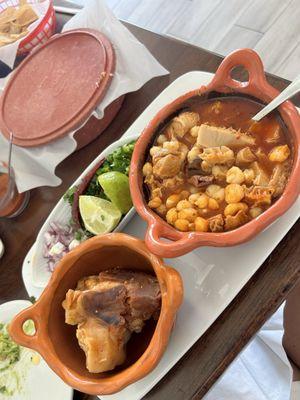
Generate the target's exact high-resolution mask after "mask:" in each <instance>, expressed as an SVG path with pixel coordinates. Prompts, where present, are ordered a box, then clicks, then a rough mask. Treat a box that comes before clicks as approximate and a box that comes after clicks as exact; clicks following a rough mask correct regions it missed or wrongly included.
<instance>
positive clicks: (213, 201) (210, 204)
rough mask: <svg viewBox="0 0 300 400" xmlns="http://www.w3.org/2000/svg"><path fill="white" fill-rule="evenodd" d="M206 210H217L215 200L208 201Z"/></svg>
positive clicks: (217, 206)
mask: <svg viewBox="0 0 300 400" xmlns="http://www.w3.org/2000/svg"><path fill="white" fill-rule="evenodd" d="M208 208H209V209H210V210H217V209H218V208H219V203H218V202H217V200H215V199H209V200H208Z"/></svg>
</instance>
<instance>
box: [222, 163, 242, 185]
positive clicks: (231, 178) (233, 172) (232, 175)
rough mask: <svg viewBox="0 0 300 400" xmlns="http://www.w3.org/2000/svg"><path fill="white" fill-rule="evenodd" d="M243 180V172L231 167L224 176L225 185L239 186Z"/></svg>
mask: <svg viewBox="0 0 300 400" xmlns="http://www.w3.org/2000/svg"><path fill="white" fill-rule="evenodd" d="M244 180H245V176H244V173H243V171H242V170H241V169H240V168H239V167H231V168H230V169H229V170H228V171H227V174H226V182H227V183H238V184H241V183H243V182H244Z"/></svg>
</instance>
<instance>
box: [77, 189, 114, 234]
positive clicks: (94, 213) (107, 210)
mask: <svg viewBox="0 0 300 400" xmlns="http://www.w3.org/2000/svg"><path fill="white" fill-rule="evenodd" d="M79 211H80V215H81V218H82V220H83V223H84V226H85V229H86V230H88V231H89V232H91V233H93V234H94V235H100V234H103V233H108V232H111V231H112V230H113V229H114V228H115V227H116V226H117V225H118V223H119V221H120V219H121V217H122V214H121V212H120V210H119V209H118V208H117V207H116V206H115V205H114V204H112V203H111V202H110V201H108V200H104V199H101V198H100V197H95V196H79Z"/></svg>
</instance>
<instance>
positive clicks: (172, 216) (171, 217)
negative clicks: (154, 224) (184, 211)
mask: <svg viewBox="0 0 300 400" xmlns="http://www.w3.org/2000/svg"><path fill="white" fill-rule="evenodd" d="M166 219H167V222H168V223H169V224H171V225H174V223H175V221H176V220H177V219H178V212H177V210H176V208H175V207H174V208H171V209H170V210H168V212H167V215H166Z"/></svg>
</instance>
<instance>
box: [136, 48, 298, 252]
mask: <svg viewBox="0 0 300 400" xmlns="http://www.w3.org/2000/svg"><path fill="white" fill-rule="evenodd" d="M239 65H241V66H243V67H244V68H245V69H246V70H247V71H248V75H249V81H248V82H240V81H235V80H233V79H232V77H231V75H230V73H231V71H232V69H234V68H235V67H236V66H239ZM212 91H214V92H220V93H223V94H237V95H241V94H246V95H248V96H251V97H252V98H253V97H254V98H256V99H257V100H259V101H260V102H265V103H268V102H270V101H271V100H272V99H273V98H274V97H276V96H277V95H278V94H279V91H278V90H277V89H275V88H274V87H273V86H271V85H270V84H269V83H268V82H267V80H266V77H265V73H264V68H263V64H262V61H261V59H260V58H259V56H258V55H257V53H255V52H254V51H253V50H250V49H241V50H237V51H235V52H233V53H231V54H230V55H229V56H227V57H226V58H225V59H224V60H223V62H222V63H221V65H220V67H219V68H218V70H217V72H216V74H215V76H214V78H213V79H212V81H211V82H210V83H209V84H208V85H207V86H202V87H200V88H198V89H195V90H192V91H190V92H187V93H185V94H183V95H182V96H180V97H178V98H177V99H175V100H174V101H172V102H171V103H169V104H167V105H166V106H164V107H163V108H162V109H161V110H160V111H159V112H158V113H157V114H156V115H155V116H154V118H153V119H152V120H151V121H150V122H149V124H148V125H147V126H146V128H145V129H144V131H143V132H142V134H141V136H140V138H139V139H138V141H137V143H136V145H135V149H134V152H133V155H132V160H131V167H130V188H131V193H132V199H133V204H134V206H135V208H136V210H137V212H138V214H139V215H140V216H141V217H142V218H143V219H144V220H145V221H146V222H147V225H148V226H147V232H146V236H145V242H146V245H147V246H148V248H149V249H150V250H151V251H152V252H153V253H154V254H156V255H158V256H160V257H168V258H172V257H177V256H181V255H183V254H186V253H187V252H189V251H191V250H194V249H195V248H198V247H200V246H216V247H224V246H234V245H238V244H241V243H244V242H246V241H248V240H250V239H251V238H253V237H254V236H255V235H257V234H258V233H259V232H261V231H262V230H264V229H265V228H266V227H267V226H269V225H270V224H271V223H272V222H273V221H275V220H276V219H277V218H278V217H279V216H281V215H282V214H283V213H285V212H286V211H287V210H288V208H290V207H291V205H292V204H293V203H294V202H295V201H296V199H297V197H298V195H299V192H300V180H299V179H297V178H298V177H299V175H300V158H299V145H300V117H299V113H298V111H297V109H296V108H295V106H294V105H293V104H292V103H291V102H290V101H286V102H284V103H283V104H282V105H281V106H280V107H279V112H280V114H281V117H282V119H283V121H284V123H285V124H286V125H287V128H288V131H289V132H290V134H291V139H292V141H293V150H294V160H293V167H292V171H291V174H290V178H289V180H288V183H287V185H286V187H285V190H284V192H283V194H282V195H281V196H280V197H279V199H278V200H277V201H276V202H275V203H274V204H273V205H272V206H271V207H270V208H268V209H267V210H266V211H264V212H263V213H262V214H261V215H260V216H258V217H257V218H255V219H253V220H252V221H250V222H248V223H246V224H245V225H242V226H241V227H239V228H236V229H234V230H232V231H228V232H220V233H213V232H180V231H178V230H177V229H175V228H174V227H172V226H171V225H169V224H168V223H167V222H166V221H165V220H164V219H163V218H162V217H160V216H159V215H158V214H156V213H155V212H154V211H153V210H151V209H150V208H149V206H148V205H147V204H146V202H145V199H144V193H143V187H142V186H143V185H142V178H141V174H142V165H141V163H142V162H144V158H143V156H144V154H145V152H146V151H147V147H148V145H149V143H150V142H151V140H152V138H153V135H154V132H155V131H156V129H157V127H158V126H159V124H160V123H161V122H162V121H163V120H165V119H166V118H167V117H168V116H170V115H171V114H172V113H174V112H176V110H177V111H178V110H179V109H180V106H181V105H182V103H184V102H185V101H186V100H188V99H190V98H191V97H194V96H202V95H205V94H207V93H209V92H212ZM161 238H166V239H169V240H171V242H169V243H167V242H165V241H162V240H161Z"/></svg>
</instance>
